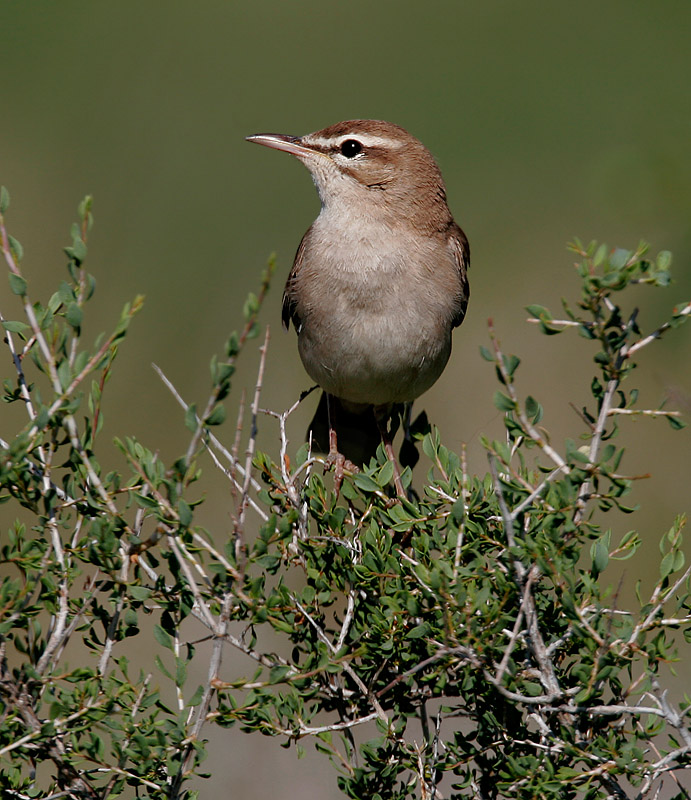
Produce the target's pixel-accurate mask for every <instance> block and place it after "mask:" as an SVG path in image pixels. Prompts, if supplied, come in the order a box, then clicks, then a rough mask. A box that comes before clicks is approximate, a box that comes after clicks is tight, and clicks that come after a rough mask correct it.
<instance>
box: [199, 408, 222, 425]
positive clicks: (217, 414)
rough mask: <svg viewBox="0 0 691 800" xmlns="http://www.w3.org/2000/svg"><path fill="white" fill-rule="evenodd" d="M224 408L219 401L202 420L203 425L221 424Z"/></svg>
mask: <svg viewBox="0 0 691 800" xmlns="http://www.w3.org/2000/svg"><path fill="white" fill-rule="evenodd" d="M225 418H226V408H225V406H224V405H223V404H222V403H219V404H218V405H217V406H216V407H215V408H214V410H213V411H212V412H211V413H210V414H209V416H208V417H207V418H206V419H205V420H204V424H205V425H221V424H222V423H223V422H225Z"/></svg>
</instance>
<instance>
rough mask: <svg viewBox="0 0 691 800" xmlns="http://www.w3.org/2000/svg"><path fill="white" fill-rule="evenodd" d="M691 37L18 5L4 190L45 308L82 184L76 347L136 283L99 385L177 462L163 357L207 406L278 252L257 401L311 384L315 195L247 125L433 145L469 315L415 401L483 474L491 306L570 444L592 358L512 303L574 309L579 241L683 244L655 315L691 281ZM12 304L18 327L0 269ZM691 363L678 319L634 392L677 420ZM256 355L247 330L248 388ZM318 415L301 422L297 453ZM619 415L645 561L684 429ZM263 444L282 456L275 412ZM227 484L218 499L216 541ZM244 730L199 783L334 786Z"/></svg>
mask: <svg viewBox="0 0 691 800" xmlns="http://www.w3.org/2000/svg"><path fill="white" fill-rule="evenodd" d="M690 29H691V5H690V4H689V2H688V0H668V1H666V2H663V3H657V4H653V3H649V2H635V1H634V2H632V1H631V0H616V1H613V2H607V3H602V2H596V1H595V0H588V2H580V3H577V4H573V3H569V4H567V3H554V2H553V3H549V2H534V0H524V1H523V2H521V3H519V2H509V1H508V0H501V1H498V2H480V0H464V2H450V1H447V2H439V1H437V0H428V2H425V3H417V2H411V1H410V0H396V2H393V1H392V0H383V1H382V2H378V3H373V2H364V1H363V0H351V1H350V2H348V3H338V4H336V3H329V2H325V0H322V1H321V2H316V0H303V2H301V3H299V4H296V3H288V2H279V1H278V0H273V2H253V3H233V2H221V1H220V0H217V1H216V2H211V1H210V0H201V1H200V0H198V1H197V2H194V3H192V2H187V3H185V2H181V1H180V0H166V2H163V0H149V2H146V3H141V2H133V0H120V2H117V3H85V2H75V0H61V2H60V3H54V2H19V0H4V2H3V3H2V5H0V97H1V100H2V105H1V106H0V108H1V109H2V110H1V111H0V114H1V118H0V182H2V183H3V184H5V185H6V186H7V187H8V188H9V190H10V192H11V195H12V207H11V209H10V214H9V217H8V225H9V228H10V230H11V232H12V233H13V234H14V235H15V236H16V237H17V238H18V239H19V240H20V241H21V242H22V244H23V245H24V248H25V259H24V270H25V274H26V275H27V277H28V278H29V279H30V282H31V286H32V288H31V291H32V295H33V296H35V297H41V296H43V297H44V298H45V297H46V296H47V294H48V293H50V292H52V291H53V288H54V287H55V286H56V284H57V282H58V281H59V280H60V279H62V277H63V274H64V273H63V269H64V258H63V257H62V256H61V248H62V247H63V246H64V245H66V244H68V243H69V238H68V231H69V226H70V224H71V222H72V221H73V220H74V219H75V214H76V205H77V203H78V201H79V200H80V199H81V197H82V196H83V195H84V194H86V193H87V192H88V193H91V194H93V195H94V197H95V207H94V213H95V218H96V225H95V227H94V230H93V232H92V235H91V237H90V241H89V248H90V258H89V262H88V266H89V269H90V271H91V272H93V273H94V274H95V275H96V278H97V281H98V291H97V295H96V297H95V299H94V301H93V302H92V308H91V311H90V312H88V318H87V324H86V333H87V337H91V336H95V335H96V334H97V333H98V332H100V331H101V330H104V329H106V328H110V327H112V326H113V325H114V322H115V320H116V318H117V316H118V314H119V310H120V308H121V306H122V305H123V303H124V302H125V301H126V300H128V299H130V298H131V297H133V296H134V295H135V294H137V293H144V294H146V296H147V303H146V307H145V310H144V312H143V314H141V315H140V316H139V318H138V319H137V320H136V322H135V323H134V325H133V327H132V329H131V334H130V336H129V338H128V340H127V341H126V342H125V345H124V346H123V348H122V352H121V358H120V364H119V368H118V369H116V371H115V374H114V377H113V379H112V381H111V384H110V386H109V389H108V393H107V398H106V403H105V407H104V411H105V414H106V419H107V428H106V436H112V435H116V434H117V435H126V434H130V435H136V436H138V437H139V438H141V439H142V440H143V441H144V442H145V443H146V444H148V445H149V446H151V447H154V448H157V449H159V450H160V451H161V452H162V454H163V456H164V457H165V458H173V457H175V456H177V455H178V454H179V453H180V452H181V450H182V449H183V448H184V446H185V444H186V438H187V434H186V431H185V429H184V427H183V425H182V419H181V413H180V412H179V411H178V409H177V408H176V406H175V405H174V403H173V401H172V399H171V398H170V396H169V395H168V394H167V391H166V390H165V389H164V388H163V386H162V384H161V383H160V382H159V380H158V379H157V378H156V377H155V375H154V373H153V371H152V369H151V366H150V364H151V362H152V361H155V362H156V363H158V364H159V365H160V366H161V367H162V369H163V370H164V371H165V372H166V373H167V374H168V376H169V377H170V378H171V379H172V380H173V382H174V383H175V384H176V385H177V387H178V388H179V390H180V391H181V392H182V394H183V395H184V396H185V397H186V398H187V399H188V400H197V401H202V400H203V399H205V398H206V396H207V392H208V386H209V379H208V374H209V373H208V361H209V358H210V356H211V354H212V353H213V352H216V351H219V350H220V349H221V347H222V344H223V342H224V340H225V338H226V337H227V334H228V332H229V331H230V330H231V329H232V328H234V327H238V326H239V325H240V324H241V308H242V302H243V300H244V298H245V296H246V294H247V292H248V291H250V290H252V289H255V288H256V287H257V285H258V282H259V276H260V273H261V270H262V268H263V266H264V264H265V262H266V260H267V257H268V256H269V254H270V253H271V252H273V251H275V252H276V253H277V256H278V269H277V277H276V280H275V284H274V288H273V290H272V293H271V295H270V298H269V301H268V303H267V307H266V308H265V309H264V312H263V318H262V319H263V322H268V323H270V324H271V326H272V341H271V345H270V353H269V359H268V367H267V370H268V379H267V381H266V385H265V389H264V394H263V403H264V405H266V406H269V407H271V408H274V409H279V410H280V409H283V408H285V407H287V406H288V405H289V404H290V403H292V402H293V400H294V399H295V398H296V397H297V396H298V394H299V392H300V391H301V390H302V389H304V388H306V387H307V386H308V385H309V380H308V378H307V377H306V375H305V374H304V372H303V370H302V367H301V366H300V363H299V360H298V356H297V352H296V348H295V341H294V335H293V334H292V333H291V334H290V335H284V334H283V333H282V331H281V330H280V324H279V319H280V290H281V288H282V284H283V281H284V280H285V277H286V276H287V273H288V270H289V268H290V266H291V263H292V258H293V254H294V251H295V248H296V247H297V244H298V242H299V241H300V237H301V236H302V234H303V232H304V231H305V230H306V228H307V227H308V226H309V224H310V223H311V221H312V219H313V218H314V216H315V215H316V213H317V211H318V202H317V198H316V193H315V191H314V188H313V186H312V184H311V181H310V179H309V176H308V174H307V172H306V171H305V170H304V168H302V167H301V166H300V165H299V164H298V163H297V162H295V161H294V160H293V159H291V158H289V157H288V156H287V155H285V154H279V153H275V152H269V151H266V150H263V149H260V148H258V147H255V146H251V145H249V144H247V143H245V142H244V141H243V137H244V136H246V135H248V134H251V133H256V132H266V131H271V132H280V133H294V134H300V133H307V132H309V131H312V130H316V129H318V128H322V127H324V126H326V125H328V124H331V123H333V122H336V121H338V120H341V119H347V118H354V117H372V118H380V119H387V120H391V121H393V122H396V123H398V124H400V125H403V126H404V127H406V128H408V129H409V130H410V131H411V132H412V133H414V134H415V135H416V136H417V137H419V138H420V139H421V140H422V141H423V142H425V144H426V145H427V146H428V147H429V148H430V149H431V150H432V152H433V153H434V154H435V156H436V158H437V160H438V161H439V163H440V166H441V168H442V171H443V173H444V176H445V179H446V183H447V187H448V195H449V202H450V205H451V207H452V209H453V211H454V214H455V216H456V219H457V220H458V222H459V223H460V224H461V226H462V227H463V228H464V229H465V231H466V233H467V234H468V237H469V239H470V242H471V247H472V255H473V257H472V269H471V285H472V297H471V305H470V311H469V315H468V318H467V321H466V322H465V324H464V326H463V328H462V329H461V330H460V331H459V332H458V333H457V334H456V339H455V345H454V354H453V356H452V360H451V362H450V364H449V366H448V368H447V370H446V372H445V374H444V376H443V378H442V379H441V380H440V381H439V383H438V384H437V385H436V386H435V387H434V388H433V389H432V390H431V391H430V392H429V394H428V395H427V396H425V398H424V400H423V403H422V404H419V405H424V407H425V408H426V410H427V412H428V414H429V416H430V418H431V419H432V420H433V421H434V422H435V423H436V424H437V425H439V426H440V428H441V430H442V434H443V437H444V440H445V442H446V443H447V444H448V445H449V446H450V447H452V448H459V447H460V445H461V443H462V442H466V443H467V444H468V447H469V460H470V466H471V468H472V469H473V470H475V471H478V470H479V471H483V472H484V470H485V467H486V462H485V460H484V456H483V455H482V451H481V449H480V447H479V445H478V439H479V436H480V434H482V433H488V434H490V435H495V436H496V435H498V434H499V431H500V428H501V425H500V418H499V414H498V412H496V411H495V410H494V409H493V406H492V403H491V396H492V393H493V391H494V389H495V379H494V375H493V370H492V369H491V368H490V367H489V365H488V364H486V363H485V362H483V361H482V360H481V359H480V357H479V355H478V347H479V345H480V344H484V343H486V341H487V332H486V330H487V329H486V322H487V318H488V317H492V318H493V319H494V321H495V326H496V329H497V332H498V334H499V336H500V338H501V339H502V341H503V343H504V346H505V348H506V349H507V350H510V351H512V352H515V353H517V354H519V355H520V356H521V357H522V358H523V366H522V367H521V369H520V370H519V373H518V379H519V388H521V387H523V388H524V390H525V391H526V392H528V391H529V392H530V393H532V394H534V395H536V396H537V397H538V399H539V400H540V401H542V403H543V404H544V406H545V409H546V414H545V424H546V425H547V427H549V428H550V429H551V430H552V431H553V433H554V434H555V441H557V442H560V441H561V440H562V439H563V437H564V436H575V435H577V433H578V432H579V431H580V429H581V424H580V422H579V420H578V418H577V416H576V415H575V414H574V412H573V411H572V410H571V409H570V408H569V405H568V401H569V400H572V401H574V402H575V403H576V404H578V403H584V402H586V401H587V400H588V391H587V387H588V385H589V382H590V378H591V375H592V373H593V370H592V367H591V364H590V362H589V352H588V347H589V345H587V344H586V343H584V342H583V340H580V339H578V338H577V337H575V336H572V337H571V338H569V334H564V335H563V336H561V337H552V338H547V337H543V336H541V335H540V334H539V333H538V331H537V330H536V329H535V328H534V327H533V326H530V325H527V324H526V323H525V318H526V316H527V315H526V313H525V311H524V310H523V307H524V306H525V305H527V304H529V303H541V304H543V305H547V306H549V307H551V308H552V309H553V310H558V308H559V301H560V298H561V297H562V296H567V297H570V298H574V299H575V296H576V291H577V281H576V278H575V274H574V270H573V267H572V261H573V259H572V258H571V256H570V255H569V254H567V252H566V250H565V243H566V242H567V240H569V239H570V238H572V237H573V236H578V237H580V238H582V239H584V240H589V239H591V238H597V239H600V240H604V241H606V242H607V243H609V244H610V245H612V246H622V247H634V246H635V245H636V244H637V242H638V240H639V238H641V237H642V238H645V239H646V240H647V241H649V242H650V243H651V245H652V250H653V251H654V252H657V251H658V250H660V249H669V250H672V251H673V252H674V255H675V261H674V275H675V278H676V283H675V285H674V286H673V287H672V288H671V290H668V291H653V290H647V291H643V290H641V291H640V293H636V297H635V300H636V302H638V303H640V305H641V307H642V312H641V315H640V320H642V324H643V327H644V329H652V328H653V327H655V326H656V325H657V324H659V323H660V321H661V320H662V319H663V315H664V313H665V311H666V310H667V309H669V308H671V306H672V305H674V304H675V303H679V302H681V301H683V300H688V299H689V297H690V296H691V275H690V273H689V269H688V262H689V255H690V254H691V226H690V220H691V148H690V147H689V143H690V142H691V102H689V80H690V78H691V48H689V46H688V41H689V31H690ZM0 301H1V302H2V310H3V313H5V315H6V316H9V317H10V318H12V316H16V314H17V307H16V305H13V304H15V303H16V298H13V297H10V296H9V291H8V289H7V285H6V284H5V285H4V288H0ZM690 359H691V335H690V331H689V330H688V329H682V330H681V331H678V332H672V334H671V335H670V336H669V337H668V338H667V339H666V340H664V341H663V342H661V343H658V344H657V345H656V346H653V347H651V348H649V349H648V350H646V351H644V354H643V357H642V359H641V362H642V368H641V370H639V374H636V375H635V376H634V377H635V379H636V380H638V381H640V382H641V386H642V392H641V402H642V403H644V404H650V405H651V406H652V407H655V406H656V405H657V404H659V403H660V401H661V400H662V399H663V398H664V397H665V396H669V397H670V398H671V401H670V407H671V408H678V409H681V410H682V411H686V412H689V411H690V410H691V400H690V398H691V370H689V367H688V365H689V362H690ZM4 363H5V369H4V370H3V374H9V370H10V363H9V359H7V358H5V361H4ZM256 366H257V358H256V345H255V344H254V343H252V344H251V347H250V348H249V349H248V351H247V352H246V353H245V361H244V363H243V365H242V367H241V369H240V372H239V375H238V379H237V381H236V387H237V388H238V391H239V389H240V388H242V387H243V386H247V387H250V386H251V385H252V383H253V380H254V374H255V372H256ZM313 402H314V401H313V400H312V401H310V402H308V403H306V404H305V408H304V409H301V410H300V412H299V413H298V414H296V415H295V417H294V420H293V426H292V430H291V433H292V436H293V440H294V444H295V446H296V447H297V445H298V444H299V442H300V438H301V436H302V433H303V431H304V427H305V425H306V423H307V421H308V419H309V417H310V415H311V412H312V404H313ZM1 413H3V414H6V413H8V412H7V411H3V412H1ZM622 427H623V429H624V436H625V437H626V442H627V447H628V450H627V459H626V460H625V461H624V462H623V466H624V468H625V470H626V471H628V472H629V473H630V474H636V473H641V472H652V478H651V479H650V480H649V481H646V482H639V483H637V484H636V486H635V492H634V495H633V500H634V501H635V502H638V503H640V505H641V508H642V512H641V514H640V515H638V516H637V517H636V518H634V519H633V520H629V519H626V518H621V517H620V518H617V519H614V520H613V522H614V524H615V526H618V528H617V530H618V531H619V532H621V531H625V530H627V529H628V527H630V526H631V525H635V526H636V527H638V529H639V530H640V532H641V535H642V536H643V538H644V539H645V541H646V546H647V547H648V548H649V552H650V553H651V555H652V556H655V554H656V552H657V542H658V540H659V537H660V534H661V533H662V532H663V531H664V530H665V529H666V528H667V527H668V526H669V524H670V522H671V520H672V518H673V516H674V514H676V513H677V512H679V511H682V510H688V508H689V501H688V497H689V490H690V489H691V457H690V452H689V451H690V447H689V445H690V443H691V436H690V434H689V431H688V429H687V430H684V431H682V432H680V433H674V432H673V431H671V430H670V429H669V428H668V426H667V424H666V423H665V422H663V421H657V422H652V421H630V420H626V421H625V422H624V424H623V426H622ZM2 432H3V433H6V432H7V431H5V430H3V431H2ZM227 436H228V437H232V432H231V431H230V430H229V431H228V432H227ZM261 436H262V443H263V444H264V445H265V446H266V447H267V448H269V447H272V446H273V444H272V443H273V441H274V440H275V430H274V429H273V428H272V427H271V424H270V423H269V422H268V421H267V422H266V423H265V424H264V425H263V429H262V432H261ZM101 444H102V449H101V461H107V458H108V456H107V455H105V454H104V452H103V451H104V447H103V445H104V444H106V442H105V441H102V443H101ZM113 458H115V456H113ZM209 469H210V468H209ZM418 480H420V478H418ZM218 487H219V489H220V490H221V491H220V494H221V496H220V499H212V500H210V502H209V504H208V506H207V510H206V512H205V513H206V514H207V517H206V521H207V522H208V524H209V525H212V526H213V527H214V529H215V530H217V531H218V532H219V533H220V535H223V532H224V531H225V530H226V529H227V526H228V524H229V521H228V513H227V509H226V507H225V498H224V497H223V496H222V493H223V492H225V491H226V487H225V485H224V484H223V483H221V482H220V481H219V483H218ZM610 524H611V523H610ZM638 563H639V564H640V563H641V562H640V561H639V562H638ZM652 564H653V566H654V568H655V569H656V562H655V558H652ZM638 569H639V568H637V567H636V566H631V565H630V564H629V565H627V566H626V567H625V569H624V571H623V575H624V586H625V589H624V591H625V592H630V591H631V588H632V587H633V584H634V583H635V581H636V580H637V579H638V578H642V579H643V584H644V587H649V586H650V584H651V581H652V580H653V579H654V577H655V575H654V574H651V575H649V576H646V575H644V574H643V573H640V572H639V571H638ZM255 739H258V737H245V736H243V735H242V734H241V733H239V732H235V731H230V732H225V733H224V732H218V731H215V732H213V743H212V745H211V747H210V751H211V756H210V759H209V762H208V764H209V768H210V770H211V771H212V772H213V775H214V777H213V779H212V780H211V782H210V783H209V782H207V783H206V784H203V785H202V786H200V787H199V788H202V790H203V793H204V796H205V797H227V796H229V790H228V786H229V782H231V784H230V785H231V786H232V788H233V790H234V794H235V795H236V796H242V797H245V798H260V797H265V796H266V795H267V794H268V793H269V792H273V793H274V795H275V796H276V797H291V796H293V795H294V793H295V791H297V790H299V792H300V796H301V797H303V798H306V799H307V800H309V798H329V797H338V796H340V795H339V794H338V792H337V790H336V788H335V779H334V776H333V774H332V771H331V768H330V767H329V766H328V765H327V764H325V763H322V760H320V759H314V758H310V757H308V758H307V760H306V761H300V762H298V761H297V760H296V758H295V754H294V751H293V750H290V751H284V750H281V749H279V748H278V747H277V742H275V741H266V740H261V741H255ZM308 750H310V751H311V746H310V745H308Z"/></svg>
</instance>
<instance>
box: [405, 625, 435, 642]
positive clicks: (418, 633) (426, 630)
mask: <svg viewBox="0 0 691 800" xmlns="http://www.w3.org/2000/svg"><path fill="white" fill-rule="evenodd" d="M431 632H432V626H431V625H430V624H429V622H423V623H421V624H420V625H416V626H415V627H414V628H413V629H412V630H410V631H408V635H407V637H406V638H407V639H421V638H422V637H423V636H427V635H429V634H430V633H431Z"/></svg>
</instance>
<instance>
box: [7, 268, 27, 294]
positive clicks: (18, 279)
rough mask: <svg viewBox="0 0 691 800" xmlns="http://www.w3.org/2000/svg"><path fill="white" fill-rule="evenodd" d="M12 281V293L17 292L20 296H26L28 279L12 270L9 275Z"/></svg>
mask: <svg viewBox="0 0 691 800" xmlns="http://www.w3.org/2000/svg"><path fill="white" fill-rule="evenodd" d="M8 278H9V281H10V289H11V291H12V294H17V295H19V296H20V297H24V295H25V294H26V281H25V280H24V278H22V276H21V275H15V273H14V272H10V274H9V275H8Z"/></svg>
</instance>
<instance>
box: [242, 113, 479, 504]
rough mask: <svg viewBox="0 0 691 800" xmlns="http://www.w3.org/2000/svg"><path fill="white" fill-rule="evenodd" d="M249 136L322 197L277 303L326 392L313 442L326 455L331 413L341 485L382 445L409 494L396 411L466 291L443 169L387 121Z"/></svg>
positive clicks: (461, 312) (427, 381)
mask: <svg viewBox="0 0 691 800" xmlns="http://www.w3.org/2000/svg"><path fill="white" fill-rule="evenodd" d="M246 138H247V141H250V142H254V143H256V144H260V145H264V146H265V147H269V148H272V149H274V150H281V151H285V152H287V153H290V154H292V155H293V156H295V157H296V158H297V159H298V160H299V161H300V162H302V164H304V166H305V167H307V169H308V170H309V172H310V173H311V176H312V179H313V181H314V183H315V185H316V189H317V193H318V195H319V199H320V202H321V210H320V212H319V215H318V216H317V218H316V219H315V221H314V222H313V223H312V225H311V226H310V228H309V229H308V230H307V232H306V233H305V235H304V236H303V238H302V241H301V242H300V245H299V247H298V249H297V253H296V256H295V260H294V263H293V267H292V269H291V271H290V274H289V276H288V280H287V282H286V285H285V289H284V292H283V304H282V319H283V325H284V327H285V328H286V329H288V328H289V326H290V325H291V323H292V325H293V326H294V328H295V330H296V332H297V342H298V352H299V355H300V358H301V360H302V364H303V365H304V368H305V370H306V371H307V373H308V375H309V376H310V377H311V378H312V380H313V381H314V382H315V383H316V384H318V386H320V387H321V389H322V390H323V396H322V400H321V401H320V403H319V408H318V411H317V414H316V415H315V420H313V422H312V425H311V426H310V428H311V430H312V432H313V437H314V439H315V440H317V442H318V444H319V445H320V449H323V450H324V452H326V447H325V446H324V445H325V444H326V443H325V442H324V441H323V439H324V433H323V432H322V430H323V428H325V427H327V426H324V425H322V424H321V422H320V420H322V419H323V417H324V416H327V418H328V448H329V450H328V459H327V462H328V463H330V464H332V465H333V466H334V467H335V473H336V480H337V481H338V486H340V483H341V481H342V478H343V471H344V470H348V469H351V470H353V471H356V470H357V468H358V463H356V462H360V464H362V463H365V461H366V457H367V456H368V455H369V454H372V453H373V452H374V451H376V447H377V445H378V443H379V441H381V442H382V443H383V444H384V448H385V451H386V454H387V456H388V458H390V459H391V460H392V462H393V464H394V474H393V478H394V486H395V489H396V492H397V493H398V495H399V496H400V497H404V496H405V490H404V487H403V485H402V481H401V476H400V469H399V467H398V464H397V461H396V458H395V454H394V451H393V444H392V438H393V433H395V430H396V427H397V424H396V423H395V422H394V417H395V415H396V410H397V409H400V408H401V406H402V407H403V408H406V409H409V408H410V406H411V405H412V401H413V400H415V399H417V398H418V397H419V396H420V395H421V394H423V393H424V392H426V391H427V390H428V389H429V388H430V387H431V386H432V385H433V384H434V383H435V382H436V380H437V379H438V378H439V376H440V375H441V373H442V371H443V370H444V368H445V366H446V364H447V362H448V360H449V356H450V353H451V336H452V332H453V330H454V328H456V327H458V326H459V325H460V324H461V323H462V322H463V319H464V318H465V315H466V309H467V307H468V299H469V296H470V287H469V283H468V274H467V273H468V267H469V264H470V247H469V244H468V239H467V237H466V235H465V234H464V232H463V231H462V229H461V228H460V227H459V225H458V224H457V223H456V222H455V220H454V218H453V216H452V214H451V211H450V210H449V207H448V203H447V198H446V188H445V185H444V180H443V178H442V175H441V171H440V169H439V167H438V166H437V163H436V161H435V160H434V157H433V156H432V154H431V153H430V151H429V150H428V149H427V148H426V147H425V146H424V145H423V144H422V142H420V141H419V140H418V139H416V138H415V137H414V136H413V135H412V134H410V133H408V131H407V130H405V129H404V128H402V127H400V126H399V125H395V124H393V123H391V122H385V121H383V120H372V119H352V120H346V121H343V122H338V123H336V124H334V125H330V126H328V127H326V128H323V129H322V130H318V131H315V132H314V133H308V134H306V135H304V136H289V135H285V134H276V133H258V134H254V135H252V136H248V137H246ZM324 410H326V412H327V414H326V415H324V413H323V412H324ZM408 418H409V417H408ZM339 423H340V424H339Z"/></svg>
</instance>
